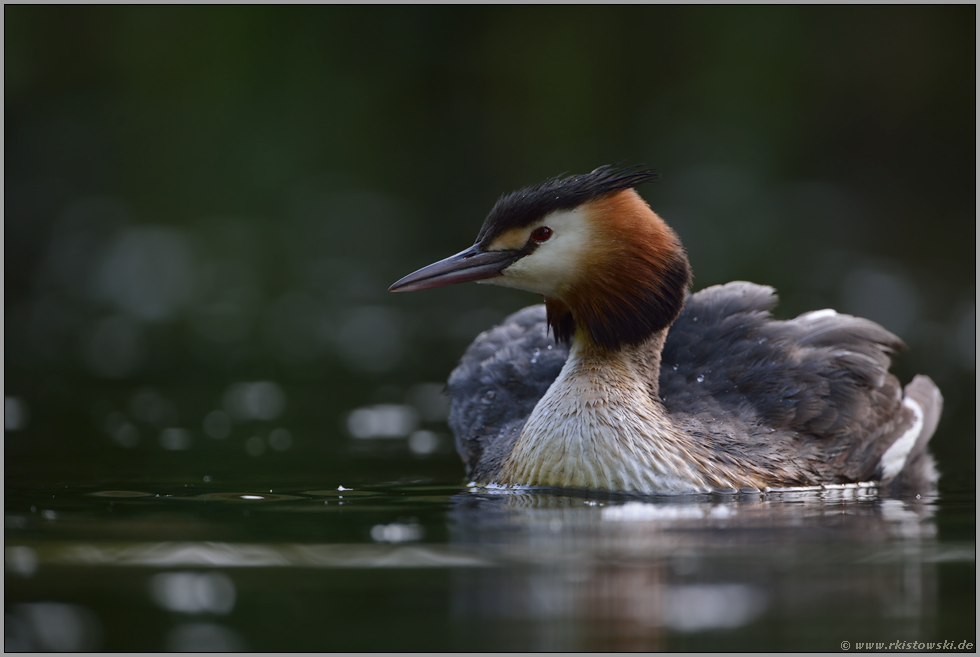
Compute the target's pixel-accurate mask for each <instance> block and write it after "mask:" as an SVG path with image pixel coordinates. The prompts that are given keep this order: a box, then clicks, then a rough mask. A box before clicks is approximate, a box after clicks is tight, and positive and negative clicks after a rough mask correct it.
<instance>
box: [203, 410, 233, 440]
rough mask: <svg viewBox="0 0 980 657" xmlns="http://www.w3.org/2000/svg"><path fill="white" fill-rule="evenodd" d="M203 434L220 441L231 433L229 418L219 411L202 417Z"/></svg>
mask: <svg viewBox="0 0 980 657" xmlns="http://www.w3.org/2000/svg"><path fill="white" fill-rule="evenodd" d="M204 433H206V434H208V435H209V436H211V437H212V438H215V439H217V440H221V439H223V438H227V437H228V435H229V434H230V433H231V418H230V417H229V416H228V414H227V413H225V412H224V411H221V410H214V411H211V412H210V413H208V414H207V415H205V416H204Z"/></svg>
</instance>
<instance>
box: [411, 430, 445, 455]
mask: <svg viewBox="0 0 980 657" xmlns="http://www.w3.org/2000/svg"><path fill="white" fill-rule="evenodd" d="M408 448H409V449H410V450H412V453H413V454H419V455H425V454H431V453H432V452H434V451H436V450H437V449H439V436H438V435H436V434H435V433H434V432H432V431H426V430H425V429H421V430H419V431H413V432H412V434H411V435H410V436H409V437H408Z"/></svg>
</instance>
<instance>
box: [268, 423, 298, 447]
mask: <svg viewBox="0 0 980 657" xmlns="http://www.w3.org/2000/svg"><path fill="white" fill-rule="evenodd" d="M292 444H293V434H291V433H289V430H288V429H283V428H282V427H280V428H278V429H273V430H272V431H271V432H270V433H269V447H271V448H272V449H274V450H276V451H277V452H285V451H286V450H287V449H289V448H290V447H291V446H292Z"/></svg>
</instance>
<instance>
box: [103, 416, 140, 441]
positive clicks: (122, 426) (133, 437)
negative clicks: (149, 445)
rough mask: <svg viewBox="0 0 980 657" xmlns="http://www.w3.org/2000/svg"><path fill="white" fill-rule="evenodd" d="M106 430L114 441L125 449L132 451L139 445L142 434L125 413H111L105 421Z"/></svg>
mask: <svg viewBox="0 0 980 657" xmlns="http://www.w3.org/2000/svg"><path fill="white" fill-rule="evenodd" d="M105 430H106V433H108V434H109V435H110V436H112V438H113V440H115V441H116V442H117V443H119V444H120V445H122V446H123V447H126V448H129V449H132V448H133V447H136V446H137V445H139V442H140V432H139V429H137V428H136V425H134V424H133V423H132V422H130V421H129V418H128V417H126V415H125V413H120V412H118V411H116V412H113V413H110V414H109V417H107V418H106V421H105Z"/></svg>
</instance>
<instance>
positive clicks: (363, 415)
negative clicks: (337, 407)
mask: <svg viewBox="0 0 980 657" xmlns="http://www.w3.org/2000/svg"><path fill="white" fill-rule="evenodd" d="M418 421H419V419H418V413H417V412H416V411H415V409H414V408H413V407H411V406H408V405H404V404H377V405H375V406H366V407H363V408H358V409H355V410H353V411H351V412H350V414H349V415H348V416H347V430H348V431H349V432H350V435H351V436H353V437H354V438H404V437H405V436H407V435H409V434H410V433H411V432H412V431H414V430H415V428H416V427H417V426H418Z"/></svg>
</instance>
